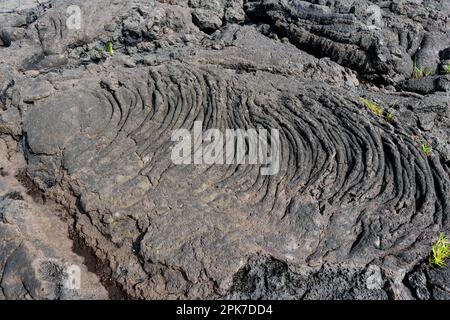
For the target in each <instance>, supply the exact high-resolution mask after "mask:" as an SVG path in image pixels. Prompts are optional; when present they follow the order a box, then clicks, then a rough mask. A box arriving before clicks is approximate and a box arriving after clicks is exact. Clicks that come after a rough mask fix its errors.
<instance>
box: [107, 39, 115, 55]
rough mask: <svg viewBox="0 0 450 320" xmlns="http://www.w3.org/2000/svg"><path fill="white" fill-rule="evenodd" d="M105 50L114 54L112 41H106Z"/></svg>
mask: <svg viewBox="0 0 450 320" xmlns="http://www.w3.org/2000/svg"><path fill="white" fill-rule="evenodd" d="M106 51H108V53H109V54H110V55H113V54H114V48H113V43H112V41H108V43H107V44H106Z"/></svg>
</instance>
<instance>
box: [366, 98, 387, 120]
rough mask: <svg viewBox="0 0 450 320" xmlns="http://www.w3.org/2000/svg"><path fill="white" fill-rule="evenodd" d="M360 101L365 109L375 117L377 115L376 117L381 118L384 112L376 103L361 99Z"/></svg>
mask: <svg viewBox="0 0 450 320" xmlns="http://www.w3.org/2000/svg"><path fill="white" fill-rule="evenodd" d="M361 101H362V103H363V104H364V106H366V108H367V109H369V110H370V111H372V112H373V113H374V114H375V115H377V116H378V117H382V116H383V112H384V110H383V108H382V107H380V106H379V105H378V104H377V103H376V102H373V101H370V100H367V99H361Z"/></svg>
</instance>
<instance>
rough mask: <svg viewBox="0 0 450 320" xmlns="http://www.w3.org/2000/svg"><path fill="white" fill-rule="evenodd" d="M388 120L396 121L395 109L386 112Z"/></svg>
mask: <svg viewBox="0 0 450 320" xmlns="http://www.w3.org/2000/svg"><path fill="white" fill-rule="evenodd" d="M386 120H387V121H389V122H394V120H395V111H393V110H389V111H388V112H387V114H386Z"/></svg>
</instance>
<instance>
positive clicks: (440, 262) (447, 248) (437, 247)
mask: <svg viewBox="0 0 450 320" xmlns="http://www.w3.org/2000/svg"><path fill="white" fill-rule="evenodd" d="M449 258H450V242H449V241H448V239H447V237H446V236H445V234H443V233H441V235H440V236H439V239H438V240H437V241H436V243H435V244H433V249H432V250H431V254H430V257H429V259H428V263H429V265H430V267H432V268H444V267H445V266H446V265H447V260H448V259H449Z"/></svg>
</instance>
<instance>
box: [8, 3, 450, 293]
mask: <svg viewBox="0 0 450 320" xmlns="http://www.w3.org/2000/svg"><path fill="white" fill-rule="evenodd" d="M164 2H166V1H160V2H154V1H150V4H148V3H144V1H129V2H127V3H121V2H117V1H106V0H105V1H103V0H101V1H91V2H90V3H88V4H83V3H82V1H72V2H70V1H60V2H57V1H49V3H51V4H53V6H48V4H40V5H39V6H37V7H36V6H35V7H32V8H33V9H29V8H25V9H23V10H24V11H23V12H28V13H27V15H26V17H27V18H26V21H25V23H24V24H19V23H14V21H13V22H11V21H12V20H14V19H12V18H7V17H11V15H9V16H7V17H3V16H1V15H0V19H4V20H0V21H5V22H4V23H5V24H6V23H7V22H8V21H9V22H8V23H9V27H8V28H5V31H4V32H3V33H1V34H0V39H1V40H2V41H3V42H0V45H1V44H3V47H1V46H0V57H1V59H0V60H1V61H2V63H3V62H5V63H4V64H3V65H2V66H1V68H0V70H2V72H3V73H2V74H1V75H0V98H1V99H0V106H1V104H4V111H0V133H1V135H0V150H5V152H4V153H5V156H4V157H3V156H2V157H0V169H2V168H6V166H7V165H8V166H9V165H10V163H15V161H16V160H15V158H14V157H15V156H13V154H18V155H21V156H23V157H24V159H23V160H21V161H23V163H22V162H21V164H22V167H23V168H26V174H27V176H28V177H29V179H31V181H32V183H33V184H34V187H35V188H37V189H38V190H39V192H40V193H41V194H42V197H43V198H44V199H45V201H44V203H43V204H36V203H35V202H34V201H33V200H31V199H29V198H26V199H24V198H22V199H20V197H19V198H17V197H14V199H11V193H8V194H9V196H8V195H7V194H6V191H8V192H10V191H12V189H14V188H16V187H15V186H13V187H8V188H6V187H5V192H4V191H3V188H2V184H0V248H2V247H1V246H2V243H5V246H6V245H7V246H11V243H12V241H11V240H10V238H11V236H10V235H9V233H7V232H6V231H3V228H4V229H5V230H9V228H10V227H11V226H13V225H18V226H20V225H21V223H22V222H21V221H20V220H18V221H15V220H14V219H13V220H11V218H9V220H8V218H7V217H6V216H7V215H5V217H6V218H5V217H4V216H3V213H2V210H4V211H5V212H7V211H8V210H13V209H14V210H19V211H20V208H21V206H23V204H24V203H27V205H29V206H31V207H33V210H38V211H39V210H43V208H45V207H46V206H48V207H50V206H51V207H52V208H53V209H52V210H56V211H58V212H60V213H59V215H61V216H62V222H61V221H60V222H59V224H62V225H67V226H68V227H69V229H70V233H71V234H72V235H76V240H77V241H78V242H79V243H82V244H83V246H86V247H87V248H88V249H89V252H90V254H92V256H93V258H95V259H96V260H97V261H98V263H99V264H101V265H102V266H107V268H105V269H104V270H107V271H108V272H109V273H110V274H109V277H108V278H110V282H111V281H112V283H113V284H114V287H115V288H116V287H117V288H119V289H120V292H121V294H122V295H123V297H127V298H130V299H142V298H144V299H164V298H178V299H179V298H182V299H194V298H212V299H215V298H252V299H253V298H305V299H317V298H327V299H334V298H349V299H366V298H367V299H388V298H391V299H409V298H419V299H422V298H430V297H433V298H447V299H448V298H449V297H450V289H449V288H448V287H446V286H445V285H444V289H443V288H442V285H435V283H436V281H435V280H433V279H436V277H439V276H438V275H437V274H438V273H437V272H436V271H435V270H430V269H428V267H427V266H426V265H425V264H424V261H426V259H427V257H428V254H429V252H430V244H431V243H432V241H433V239H434V238H435V236H436V235H437V234H438V233H439V232H440V231H443V232H445V231H447V230H449V221H448V217H449V214H450V207H449V204H450V192H449V188H450V169H449V163H450V147H449V143H450V131H449V121H448V119H449V110H448V107H449V101H448V93H446V92H445V91H444V89H445V88H444V84H445V83H447V82H445V81H448V75H442V74H439V71H438V67H437V65H438V63H441V61H446V60H445V58H442V55H445V52H446V51H445V49H446V48H447V47H449V46H450V41H449V40H448V35H449V32H448V29H445V28H446V27H447V28H448V22H447V20H448V16H447V20H445V17H443V15H445V14H443V13H439V14H437V18H436V23H435V24H434V25H432V26H428V27H429V28H430V29H432V30H433V35H434V38H433V39H435V38H436V39H437V38H439V39H443V40H442V41H440V42H439V41H438V43H439V45H437V47H438V50H437V51H436V52H437V54H434V53H436V52H434V53H433V54H432V56H433V59H436V61H437V62H436V65H435V68H434V72H435V73H436V74H435V75H432V76H430V78H433V77H434V78H433V79H434V80H433V81H435V82H434V83H437V82H439V83H440V84H442V86H441V87H439V88H444V89H443V90H441V89H439V88H438V89H436V88H437V87H436V86H435V87H433V89H430V90H428V89H427V90H428V91H427V94H425V93H424V91H423V90H420V89H419V90H416V92H409V91H414V90H412V89H411V88H413V87H414V86H416V87H419V88H425V87H426V88H429V83H428V82H426V81H432V80H429V79H427V78H424V79H410V75H411V71H412V65H413V62H412V55H413V54H416V55H417V56H421V55H423V56H426V52H420V50H421V49H420V48H419V47H420V46H419V45H417V44H416V41H417V37H418V35H417V34H415V33H414V32H416V31H417V30H415V31H414V30H409V31H407V32H408V35H404V38H402V37H400V43H399V44H394V43H391V44H389V45H388V44H385V40H388V39H390V37H391V36H392V34H393V33H395V32H397V31H398V30H396V31H395V32H394V31H393V29H392V26H393V25H395V19H399V21H400V22H398V26H400V25H408V26H412V25H413V22H411V19H413V18H411V17H403V14H402V13H399V12H400V11H401V8H399V7H390V8H384V7H382V9H383V10H386V16H385V17H387V18H385V19H387V21H385V24H383V25H378V26H376V28H374V27H373V26H368V25H366V24H365V22H364V21H363V18H364V17H365V15H366V14H367V11H364V10H363V8H366V7H364V6H367V5H369V4H370V5H376V4H377V3H378V2H377V1H363V2H364V3H363V4H361V7H358V5H356V7H354V9H349V10H348V11H345V10H346V8H347V5H345V3H346V2H349V1H330V2H329V3H328V4H326V5H325V4H324V3H322V2H323V1H265V0H261V1H218V2H217V3H218V6H219V7H218V8H215V7H214V6H212V5H210V6H208V5H206V4H203V7H202V6H201V5H199V6H196V5H192V4H190V2H189V3H188V2H187V1H178V3H177V1H174V3H171V2H170V3H164ZM184 2H186V3H184ZM344 2H345V3H344ZM350 2H351V1H350ZM400 2H401V1H400ZM428 2H430V3H431V2H433V3H437V1H428ZM73 3H75V4H78V5H80V6H81V8H82V10H83V12H87V13H86V14H87V15H88V16H89V17H91V18H92V19H91V20H89V22H86V25H83V27H82V29H81V30H77V31H76V32H73V31H71V30H69V29H67V26H65V24H64V23H65V22H64V19H65V18H66V16H65V14H64V12H65V10H66V7H67V5H69V4H73ZM107 4H111V6H110V7H109V9H108V10H107V13H106V14H105V15H101V11H102V10H101V9H102V8H105V6H107ZM433 5H435V4H433ZM211 6H212V7H211ZM221 6H222V7H221ZM393 6H394V5H393ZM399 6H400V4H399ZM424 6H425V7H424ZM430 6H431V4H430ZM339 8H340V9H339ZM371 8H373V7H371ZM423 8H426V4H421V6H420V8H418V9H417V10H422V9H423ZM443 8H444V9H442V10H444V11H445V10H446V7H443ZM447 9H448V8H447ZM30 10H31V11H30ZM202 10H203V11H202ZM17 12H18V13H15V14H17V17H18V18H17V19H19V20H20V19H21V17H22V19H23V15H24V13H23V12H22V11H17ZM383 12H384V11H383ZM221 15H223V16H221ZM397 16H398V18H396V17H397ZM217 17H219V18H220V19H219V21H220V23H219V22H217V23H216V21H217V19H216V18H217ZM244 17H245V18H244ZM8 19H10V20H11V21H10V20H8ZM85 19H87V18H86V17H85ZM2 23H3V22H2ZM427 23H431V22H429V20H427ZM445 23H447V24H445ZM155 26H157V27H158V28H156V29H155ZM421 26H422V25H421ZM411 28H412V27H411ZM422 28H423V26H422ZM394 29H395V28H394ZM183 30H184V31H183ZM13 31H14V32H13ZM417 32H418V33H420V37H421V39H422V38H424V39H425V38H427V37H428V35H429V34H431V32H430V33H429V34H427V33H426V32H425V31H423V30H422V29H421V30H420V32H419V31H417ZM7 33H8V34H9V35H10V36H9V37H8V39H11V41H7V42H5V36H4V35H5V34H7ZM2 34H3V36H1V35H2ZM349 34H352V35H353V36H352V37H350V38H348V35H349ZM188 36H189V37H188ZM55 37H56V38H58V41H57V44H55V42H54V41H53V40H54V38H55ZM279 38H283V40H282V41H280V40H279ZM107 39H108V41H111V42H112V43H114V48H115V51H116V53H114V55H112V54H110V55H109V54H107V53H106V52H103V51H99V50H98V47H99V46H100V47H101V46H102V45H104V44H105V43H106V42H107ZM109 39H111V40H109ZM15 45H17V46H19V45H20V46H21V47H22V48H25V49H21V50H22V51H18V52H20V53H19V54H17V55H16V56H14V55H13V51H12V50H14V49H15ZM427 45H428V46H431V44H425V45H424V46H423V47H424V48H428V47H427ZM258 46H261V48H262V50H258ZM27 48H28V50H31V51H33V53H32V52H29V51H27V50H26V49H27ZM16 50H18V49H16ZM427 50H428V49H427ZM447 51H448V49H447ZM306 52H308V53H306ZM277 57H283V59H280V58H278V59H277ZM449 58H450V57H449ZM430 70H431V69H430ZM7 72H8V73H7ZM358 79H359V80H358ZM370 81H373V83H372V84H371V83H370ZM405 81H406V82H405ZM408 81H409V82H408ZM400 88H406V89H407V90H409V91H408V92H406V91H407V90H406V89H405V91H402V90H403V89H402V90H400ZM425 91H426V90H425ZM362 97H368V98H370V99H373V100H376V101H379V103H380V105H391V106H395V108H396V113H395V120H394V121H389V120H388V119H386V117H383V116H378V115H376V114H375V113H373V112H371V111H370V110H369V109H368V108H366V107H365V106H364V104H363V103H362V102H361V98H362ZM2 101H3V102H2ZM0 110H2V109H0ZM430 117H432V120H430V121H432V122H433V123H434V124H435V125H434V126H433V125H431V126H430V125H428V126H427V123H426V121H427V119H429V118H430ZM195 122H201V123H202V125H203V128H202V129H203V131H206V130H208V129H218V130H220V131H221V132H225V131H226V130H227V129H242V130H250V129H254V130H261V129H265V130H267V131H269V132H270V130H273V129H276V130H278V132H279V135H280V162H279V164H280V166H279V172H278V173H276V174H273V175H262V174H261V169H262V167H264V166H265V165H259V164H220V165H218V164H211V165H208V164H197V165H188V164H185V165H177V164H175V163H174V162H173V161H172V159H171V153H172V150H173V147H174V145H175V142H173V141H172V139H171V136H172V133H173V132H174V130H176V129H187V130H189V131H193V128H194V123H195ZM424 137H427V139H428V140H429V141H433V143H434V144H433V146H435V148H434V149H435V150H433V153H432V154H431V155H427V154H425V153H424V152H423V150H422V147H421V142H420V141H422V140H421V139H425V138H424ZM433 139H434V140H433ZM3 141H4V145H3ZM2 152H3V151H2ZM246 152H247V153H248V152H249V148H248V146H247V149H246ZM3 158H4V159H3ZM17 167H18V168H19V167H20V165H17ZM2 172H3V171H1V170H0V174H1V173H2ZM2 176H3V177H8V179H10V180H8V179H6V178H5V185H6V184H7V183H11V184H12V183H15V182H14V181H15V180H14V179H13V178H14V177H13V176H12V175H11V174H10V175H2ZM8 181H9V182H8ZM25 187H26V186H25ZM17 188H18V187H17ZM16 206H18V208H19V209H17V208H16ZM34 206H37V208H34ZM7 208H10V209H7ZM11 208H13V209H11ZM55 208H56V209H55ZM23 210H25V209H23ZM26 211H27V214H26V215H25V216H26V217H28V216H30V217H29V218H26V219H32V218H31V217H32V216H33V214H31V213H28V211H30V212H32V210H31V209H26ZM24 219H25V218H24ZM26 219H25V220H26ZM36 229H38V227H36ZM18 230H19V231H17V232H19V233H21V234H23V235H24V237H25V238H26V235H27V234H28V233H29V232H31V231H29V230H28V229H26V228H23V229H22V228H21V227H18ZM8 232H9V231H8ZM38 238H39V237H36V239H37V240H36V242H33V245H35V246H37V247H39V244H40V243H41V242H40V241H43V243H44V244H45V246H46V247H47V246H49V247H51V241H50V240H48V239H46V240H41V239H40V238H39V239H38ZM33 239H34V238H33ZM24 241H25V240H24ZM30 241H31V240H30ZM33 241H34V240H33ZM16 246H18V245H17V244H16ZM46 250H47V249H42V252H43V255H44V256H45V252H46ZM54 251H55V252H54V253H52V255H54V256H55V257H58V258H61V259H62V260H67V259H68V258H67V257H65V256H64V254H63V253H62V252H63V249H55V250H54ZM8 252H9V251H8ZM52 252H53V251H52ZM71 254H73V253H71ZM8 256H9V254H5V257H3V254H2V253H0V274H1V273H2V272H5V271H3V270H6V267H5V266H6V265H7V261H8ZM24 256H26V257H27V258H24V259H22V260H20V261H21V262H19V263H23V264H25V265H28V264H32V265H34V264H35V263H34V262H29V261H34V260H33V259H34V257H30V258H29V257H28V255H27V254H24ZM32 268H33V267H32ZM86 272H90V273H92V275H91V277H92V279H94V278H95V280H92V283H94V284H93V285H92V286H94V287H97V286H98V287H100V288H101V289H102V290H103V291H106V290H104V288H103V287H107V286H108V284H106V283H105V282H104V281H103V278H102V277H103V275H98V274H97V275H95V271H93V270H91V271H86ZM441 272H443V274H444V275H446V274H448V270H443V271H441ZM425 274H426V275H427V278H426V279H425ZM96 276H97V277H98V278H99V279H97V278H96ZM422 276H423V279H425V280H423V281H422V280H421V279H422V278H421V277H422ZM35 277H36V280H35V282H33V283H32V284H28V285H27V286H28V287H33V288H34V287H39V286H41V282H45V281H47V282H48V280H45V279H44V280H45V281H44V280H42V279H41V276H40V275H38V274H37V275H35ZM374 278H375V279H378V278H379V279H380V281H378V282H377V283H378V284H376V285H372V284H371V283H372V282H371V281H372V279H374ZM0 279H1V278H0ZM17 279H20V275H19V276H18V277H17ZM10 281H12V282H9V284H8V283H3V282H1V281H0V287H1V288H2V289H3V290H2V291H0V298H21V297H23V296H22V295H26V294H28V295H30V296H31V297H32V298H43V297H45V296H41V293H38V292H37V290H36V292H34V291H33V290H29V289H27V288H25V287H26V286H24V288H25V289H27V290H26V291H27V292H26V293H22V292H21V290H22V289H17V290H15V291H14V290H12V291H8V290H5V286H8V285H9V286H12V284H11V283H13V282H14V281H16V280H14V279H13V280H10ZM17 281H19V280H17ZM52 281H53V280H52ZM58 281H60V279H59V280H58ZM433 281H435V282H433ZM19 282H20V281H19ZM50 282H51V281H50ZM19 287H20V286H19ZM106 289H108V288H106ZM49 290H51V289H49ZM55 290H61V289H60V288H59V289H55ZM92 290H94V291H93V292H95V289H92ZM103 291H102V294H103V295H104V294H105V293H104V292H103ZM109 291H111V290H109ZM2 292H3V293H2ZM8 292H10V293H8ZM102 294H99V296H101V295H102ZM55 295H56V297H59V298H61V297H62V298H67V296H64V295H62V294H61V293H60V291H57V293H56V294H55ZM61 295H62V296H61ZM93 295H95V294H93ZM52 297H53V296H52ZM69 298H72V296H69Z"/></svg>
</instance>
